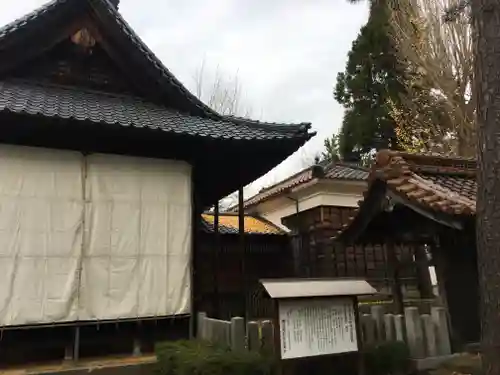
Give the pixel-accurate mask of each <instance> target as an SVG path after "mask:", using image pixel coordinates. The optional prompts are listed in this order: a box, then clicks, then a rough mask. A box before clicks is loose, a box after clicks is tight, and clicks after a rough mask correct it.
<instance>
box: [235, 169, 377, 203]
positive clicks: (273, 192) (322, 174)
mask: <svg viewBox="0 0 500 375" xmlns="http://www.w3.org/2000/svg"><path fill="white" fill-rule="evenodd" d="M367 178H368V171H367V170H366V169H364V168H362V167H359V166H356V165H350V164H347V163H341V162H334V163H330V164H326V165H325V166H319V165H317V166H313V167H309V168H306V169H304V170H302V171H300V172H298V173H296V174H294V175H292V176H290V177H288V178H286V179H285V180H283V181H280V182H278V183H277V184H274V185H272V186H270V187H267V188H264V189H262V190H261V191H260V192H259V193H258V194H256V195H254V196H253V197H251V198H249V199H247V200H246V201H245V202H244V204H243V205H244V207H249V206H252V205H254V204H257V203H260V202H262V201H264V200H266V199H269V198H272V197H275V196H277V195H279V194H281V193H283V192H285V191H287V190H289V189H292V188H295V187H297V186H299V185H302V184H305V183H307V182H310V181H313V180H314V179H327V180H343V181H365V180H366V179H367ZM237 209H238V207H237V206H235V207H232V208H231V210H237Z"/></svg>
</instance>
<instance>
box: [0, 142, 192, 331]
mask: <svg viewBox="0 0 500 375" xmlns="http://www.w3.org/2000/svg"><path fill="white" fill-rule="evenodd" d="M190 174H191V168H190V166H189V165H187V164H186V163H182V162H177V161H169V160H151V159H141V158H127V157H120V156H109V155H91V156H89V157H87V158H84V157H83V156H82V155H81V154H79V153H76V152H69V151H58V150H46V149H37V148H27V147H18V146H7V145H0V326H10V325H25V324H39V323H54V322H63V321H76V320H106V319H119V318H133V317H146V316H165V315H173V314H181V313H188V312H189V310H190V305H189V303H190V299H189V295H190V278H189V257H190V252H191V229H190V228H191V177H190Z"/></svg>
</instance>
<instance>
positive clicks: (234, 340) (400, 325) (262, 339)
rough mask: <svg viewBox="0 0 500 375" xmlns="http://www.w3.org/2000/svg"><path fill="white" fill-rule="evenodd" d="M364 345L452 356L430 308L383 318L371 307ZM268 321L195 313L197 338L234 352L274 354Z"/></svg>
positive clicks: (364, 319) (442, 321)
mask: <svg viewBox="0 0 500 375" xmlns="http://www.w3.org/2000/svg"><path fill="white" fill-rule="evenodd" d="M360 323H361V329H362V333H363V342H364V345H372V344H377V343H382V342H385V341H396V340H397V341H404V342H405V343H406V344H407V345H408V348H409V350H410V355H411V357H412V358H414V359H422V358H428V357H442V356H447V355H449V354H451V345H450V335H449V329H448V320H447V316H446V310H445V309H444V308H443V307H431V309H430V314H420V313H419V310H418V308H417V307H406V308H405V310H404V314H401V315H395V314H385V313H384V308H383V306H371V309H370V313H369V314H361V316H360ZM273 334H274V329H273V324H272V322H271V321H269V320H266V321H260V322H248V323H247V324H245V320H244V319H243V318H240V317H235V318H232V319H231V321H225V320H219V319H213V318H209V317H207V316H206V314H205V313H202V312H201V313H198V325H197V337H198V338H201V339H203V340H208V341H211V342H214V343H220V344H224V345H227V346H230V347H231V348H233V349H234V350H244V349H248V350H266V349H269V350H273V345H274V340H273Z"/></svg>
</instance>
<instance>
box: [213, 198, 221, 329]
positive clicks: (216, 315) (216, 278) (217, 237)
mask: <svg viewBox="0 0 500 375" xmlns="http://www.w3.org/2000/svg"><path fill="white" fill-rule="evenodd" d="M219 216H220V215H219V201H217V202H215V206H214V247H213V254H212V255H213V267H212V272H213V283H214V285H213V309H214V316H213V317H214V318H218V319H221V317H220V295H219V269H220V266H219V254H220V252H221V251H222V247H221V240H220V231H219Z"/></svg>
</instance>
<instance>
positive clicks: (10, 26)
mask: <svg viewBox="0 0 500 375" xmlns="http://www.w3.org/2000/svg"><path fill="white" fill-rule="evenodd" d="M66 2H68V0H52V1H50V2H48V3H46V4H43V5H41V6H40V7H38V8H37V9H35V10H33V11H31V12H29V13H26V14H25V15H23V16H21V17H19V18H17V19H15V20H13V21H11V22H9V23H7V24H5V25H4V26H2V27H0V38H3V37H4V36H6V35H7V34H8V33H9V32H11V31H12V30H17V29H19V28H21V27H23V26H25V25H26V24H27V23H28V21H30V20H31V19H33V18H35V17H38V16H40V15H41V14H44V13H47V12H49V11H51V10H53V9H54V8H56V7H57V6H58V5H59V4H62V3H66Z"/></svg>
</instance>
